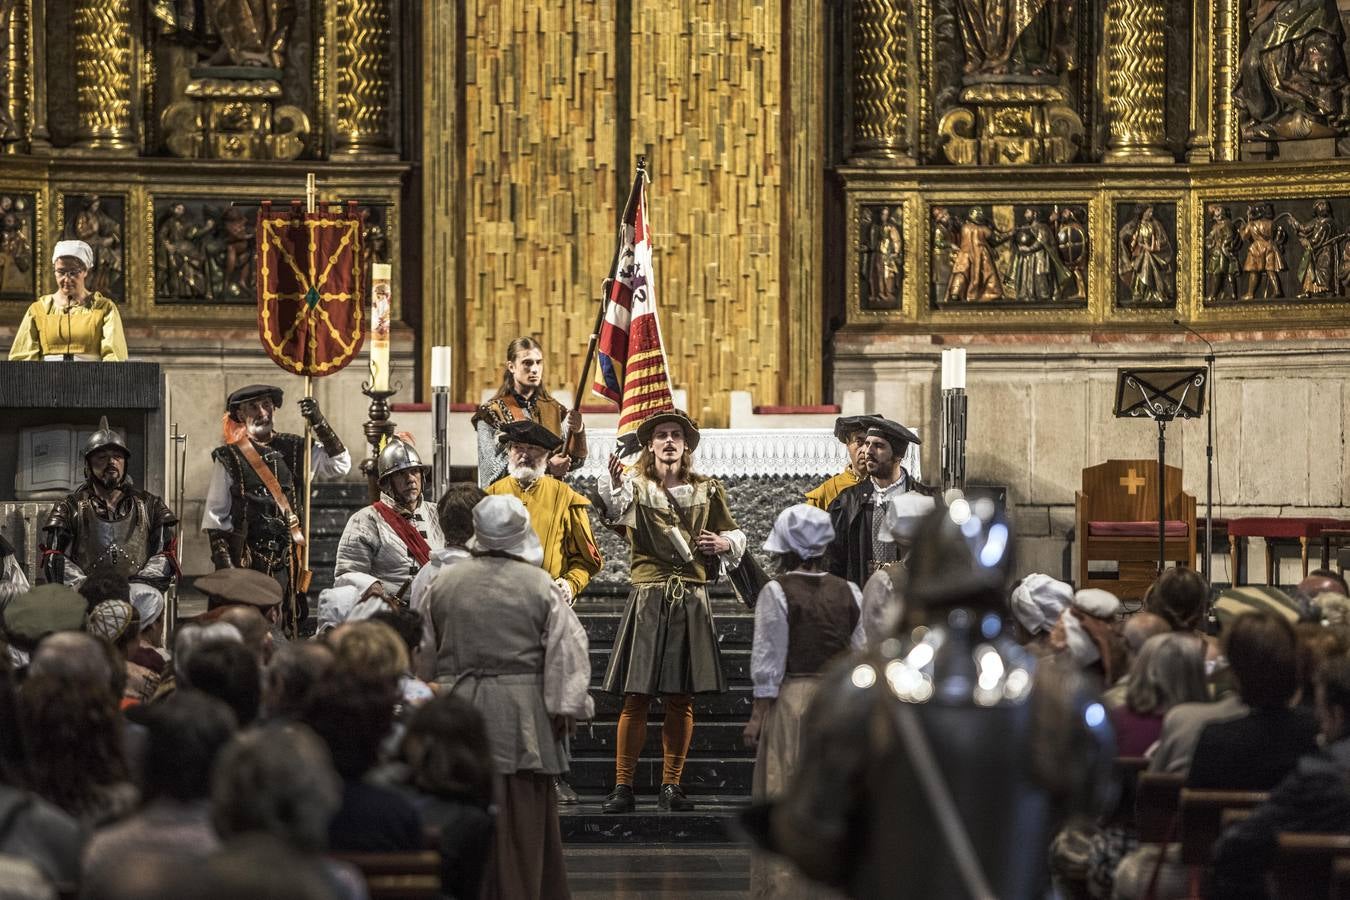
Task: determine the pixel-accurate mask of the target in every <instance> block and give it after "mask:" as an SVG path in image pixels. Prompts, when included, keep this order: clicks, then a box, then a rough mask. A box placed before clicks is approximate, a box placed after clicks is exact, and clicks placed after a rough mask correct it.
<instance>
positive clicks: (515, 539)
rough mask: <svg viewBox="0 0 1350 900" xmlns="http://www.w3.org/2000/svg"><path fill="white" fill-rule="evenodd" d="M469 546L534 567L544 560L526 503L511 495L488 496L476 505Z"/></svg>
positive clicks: (542, 549) (472, 548) (541, 563)
mask: <svg viewBox="0 0 1350 900" xmlns="http://www.w3.org/2000/svg"><path fill="white" fill-rule="evenodd" d="M468 547H469V549H470V550H475V551H478V552H483V551H493V550H495V551H496V552H498V553H505V554H506V555H508V556H514V557H516V558H517V559H522V560H524V561H525V562H527V563H529V564H530V565H533V566H540V565H543V563H544V548H543V547H542V546H541V545H540V544H539V538H538V537H536V536H535V533H534V529H533V528H531V527H530V513H529V510H527V509H525V504H524V503H521V502H520V500H518V499H517V498H515V497H511V496H509V495H497V496H491V497H484V498H483V499H482V500H479V501H478V505H477V506H475V507H474V508H473V537H471V538H469V543H468Z"/></svg>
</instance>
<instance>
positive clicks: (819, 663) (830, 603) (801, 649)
mask: <svg viewBox="0 0 1350 900" xmlns="http://www.w3.org/2000/svg"><path fill="white" fill-rule="evenodd" d="M777 581H778V584H779V586H780V587H782V589H783V593H784V594H785V595H786V597H787V614H788V654H787V674H788V675H814V674H815V673H817V672H819V671H820V670H821V669H823V668H824V667H825V664H826V663H828V662H829V661H830V660H831V659H833V658H834V657H835V656H837V655H839V654H840V653H843V652H845V651H846V650H848V649H849V639H850V638H851V637H852V636H853V629H855V628H857V627H858V616H859V615H860V614H861V613H860V612H859V610H858V604H857V603H856V602H854V600H853V591H852V589H851V588H850V587H849V584H848V582H847V581H845V580H844V579H842V578H840V577H838V576H836V575H802V574H798V573H791V572H790V573H788V574H787V575H783V576H781V577H779V578H778V579H777Z"/></svg>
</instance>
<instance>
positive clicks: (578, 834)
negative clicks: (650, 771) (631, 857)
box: [558, 793, 747, 874]
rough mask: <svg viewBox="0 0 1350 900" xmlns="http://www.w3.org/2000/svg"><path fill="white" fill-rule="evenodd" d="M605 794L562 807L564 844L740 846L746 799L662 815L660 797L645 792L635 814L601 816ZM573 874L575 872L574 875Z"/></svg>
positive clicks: (706, 802) (715, 799)
mask: <svg viewBox="0 0 1350 900" xmlns="http://www.w3.org/2000/svg"><path fill="white" fill-rule="evenodd" d="M603 800H604V795H603V794H598V795H586V794H583V795H582V797H581V802H580V803H575V804H564V805H561V806H559V807H558V821H559V824H560V825H561V826H562V839H563V841H565V842H566V843H569V844H630V845H631V843H633V842H639V843H644V844H658V843H659V844H667V843H669V844H721V843H733V842H736V841H738V836H737V832H736V830H735V827H734V824H733V820H734V818H735V817H736V816H737V815H738V814H739V813H740V811H741V810H742V809H744V808H745V806H746V804H747V801H746V800H745V798H743V797H719V796H716V795H713V796H701V797H698V798H697V799H696V800H695V803H696V804H697V807H698V808H697V809H695V810H694V811H692V812H661V811H659V810H658V809H657V808H656V795H655V794H650V795H647V794H643V793H639V794H638V798H637V809H636V810H634V811H633V812H631V813H616V814H608V815H607V814H605V813H603V812H601V811H600V804H601V802H602V801H603ZM569 874H570V870H569Z"/></svg>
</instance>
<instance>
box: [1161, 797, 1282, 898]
mask: <svg viewBox="0 0 1350 900" xmlns="http://www.w3.org/2000/svg"><path fill="white" fill-rule="evenodd" d="M1269 797H1270V795H1269V794H1268V793H1266V792H1265V791H1209V790H1192V789H1190V788H1184V789H1183V790H1182V791H1181V802H1180V810H1179V815H1180V817H1181V827H1180V834H1181V861H1182V862H1183V863H1185V864H1186V865H1187V866H1188V867H1189V868H1190V883H1191V890H1190V895H1191V896H1192V897H1202V896H1207V892H1206V891H1205V886H1206V885H1207V884H1208V883H1209V877H1208V873H1209V869H1210V864H1211V862H1212V861H1213V858H1214V844H1215V842H1216V841H1218V839H1219V835H1221V834H1223V830H1224V828H1226V827H1227V826H1228V825H1229V824H1231V822H1232V821H1233V819H1234V818H1235V816H1236V815H1244V816H1245V815H1248V814H1250V811H1251V810H1252V808H1254V807H1255V806H1257V805H1258V804H1261V803H1264V802H1265V801H1266V800H1267V799H1268V798H1269Z"/></svg>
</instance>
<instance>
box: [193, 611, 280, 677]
mask: <svg viewBox="0 0 1350 900" xmlns="http://www.w3.org/2000/svg"><path fill="white" fill-rule="evenodd" d="M207 615H214V616H215V617H216V618H215V621H217V622H223V623H224V624H226V625H233V626H234V627H235V628H237V629H239V636H240V637H242V638H243V639H244V649H245V650H247V651H248V652H249V653H252V654H253V658H254V659H256V660H257V661H258V666H259V667H260V668H261V667H262V666H264V665H266V664H267V660H268V659H269V658H270V657H271V656H272V647H273V644H272V626H271V624H270V623H269V622H268V621H267V618H266V617H265V616H264V615H263V614H262V612H261V611H260V610H259V609H258V608H257V607H256V606H242V605H239V604H235V605H232V606H224V607H221V608H220V609H218V610H216V611H215V612H214V613H208V614H207Z"/></svg>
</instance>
